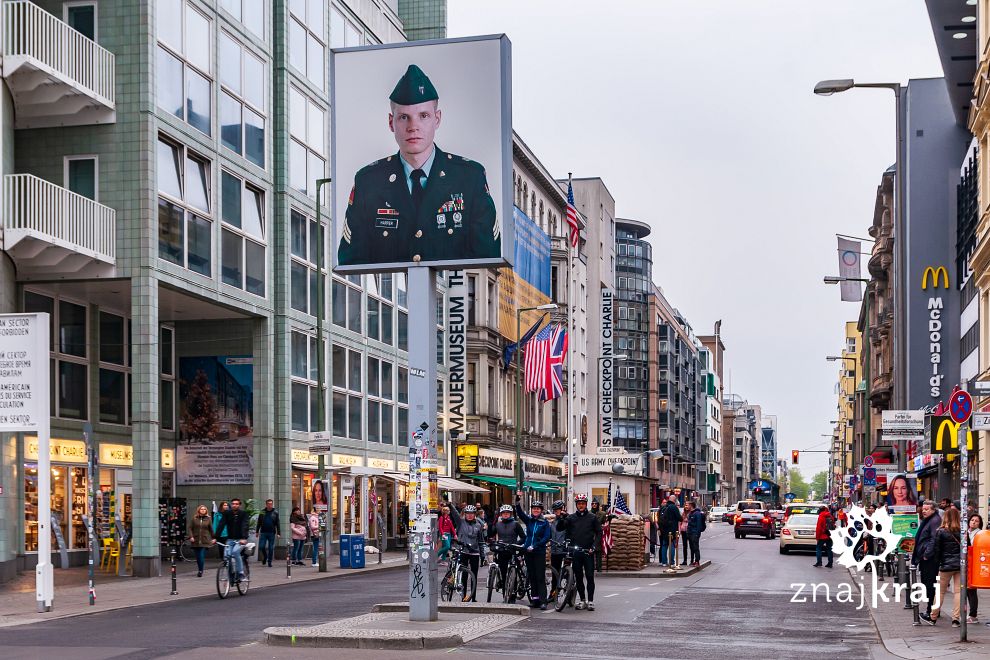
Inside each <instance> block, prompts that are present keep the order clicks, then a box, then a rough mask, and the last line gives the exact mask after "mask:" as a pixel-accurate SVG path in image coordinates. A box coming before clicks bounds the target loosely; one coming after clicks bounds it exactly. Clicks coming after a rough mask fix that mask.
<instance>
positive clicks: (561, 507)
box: [550, 500, 567, 600]
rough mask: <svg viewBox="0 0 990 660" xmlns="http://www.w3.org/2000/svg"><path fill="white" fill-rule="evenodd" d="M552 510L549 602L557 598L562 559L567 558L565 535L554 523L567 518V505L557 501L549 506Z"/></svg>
mask: <svg viewBox="0 0 990 660" xmlns="http://www.w3.org/2000/svg"><path fill="white" fill-rule="evenodd" d="M550 508H551V509H552V510H553V519H554V524H553V525H551V526H550V566H551V567H552V568H553V569H554V570H555V571H556V573H553V572H552V571H551V573H553V574H552V577H551V578H550V600H553V599H554V598H556V597H557V581H558V580H559V579H560V567H561V566H563V565H564V557H566V556H567V535H566V534H565V533H564V531H563V530H561V529H557V525H556V522H557V521H559V520H560V519H561V518H566V517H567V505H566V504H565V503H564V501H563V500H557V501H556V502H554V503H553V504H551V505H550Z"/></svg>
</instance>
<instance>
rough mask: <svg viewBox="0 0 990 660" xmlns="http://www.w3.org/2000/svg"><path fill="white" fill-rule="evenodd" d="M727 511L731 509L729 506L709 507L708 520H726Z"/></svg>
mask: <svg viewBox="0 0 990 660" xmlns="http://www.w3.org/2000/svg"><path fill="white" fill-rule="evenodd" d="M727 511H731V509H729V507H727V506H713V507H712V508H710V509H708V522H710V523H711V522H715V521H717V520H721V521H722V522H725V514H726V512H727Z"/></svg>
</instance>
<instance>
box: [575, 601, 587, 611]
mask: <svg viewBox="0 0 990 660" xmlns="http://www.w3.org/2000/svg"><path fill="white" fill-rule="evenodd" d="M574 609H576V610H586V609H588V603H586V602H585V601H583V600H582V601H581V602H580V603H578V604H577V605H575V606H574Z"/></svg>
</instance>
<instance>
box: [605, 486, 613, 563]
mask: <svg viewBox="0 0 990 660" xmlns="http://www.w3.org/2000/svg"><path fill="white" fill-rule="evenodd" d="M611 508H612V483H611V482H609V484H608V499H607V500H606V505H605V511H608V510H609V509H611ZM613 545H614V541H612V523H611V522H610V521H609V518H608V516H605V524H604V525H602V551H603V552H604V553H605V554H606V555H607V554H608V551H609V550H611V549H612V546H613Z"/></svg>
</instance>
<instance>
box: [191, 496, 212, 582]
mask: <svg viewBox="0 0 990 660" xmlns="http://www.w3.org/2000/svg"><path fill="white" fill-rule="evenodd" d="M189 542H190V543H191V544H192V549H193V552H194V553H195V554H196V568H198V569H199V571H198V572H197V573H196V577H203V568H204V567H205V565H206V549H207V548H209V547H210V546H211V545H213V516H211V515H210V510H209V509H207V508H206V505H205V504H200V505H199V506H198V507H197V508H196V515H194V516H193V517H192V520H190V521H189Z"/></svg>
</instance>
